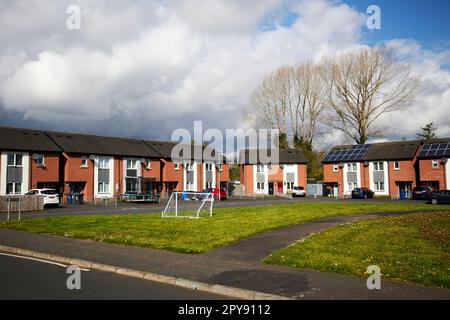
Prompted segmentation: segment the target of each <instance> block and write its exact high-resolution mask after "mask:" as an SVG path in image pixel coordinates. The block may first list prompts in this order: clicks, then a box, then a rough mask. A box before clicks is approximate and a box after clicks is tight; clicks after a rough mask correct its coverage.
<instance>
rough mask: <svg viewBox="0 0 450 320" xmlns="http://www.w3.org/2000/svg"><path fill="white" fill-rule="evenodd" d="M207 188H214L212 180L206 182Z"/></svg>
mask: <svg viewBox="0 0 450 320" xmlns="http://www.w3.org/2000/svg"><path fill="white" fill-rule="evenodd" d="M205 187H206V188H205V189H211V188H212V182H211V181H209V182H206V183H205Z"/></svg>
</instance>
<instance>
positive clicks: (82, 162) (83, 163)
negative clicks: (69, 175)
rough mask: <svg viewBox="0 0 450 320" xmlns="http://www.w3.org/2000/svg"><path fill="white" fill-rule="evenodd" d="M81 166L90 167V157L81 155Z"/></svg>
mask: <svg viewBox="0 0 450 320" xmlns="http://www.w3.org/2000/svg"><path fill="white" fill-rule="evenodd" d="M81 167H82V168H87V167H88V158H87V157H81Z"/></svg>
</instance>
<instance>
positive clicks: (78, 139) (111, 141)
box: [47, 132, 160, 158]
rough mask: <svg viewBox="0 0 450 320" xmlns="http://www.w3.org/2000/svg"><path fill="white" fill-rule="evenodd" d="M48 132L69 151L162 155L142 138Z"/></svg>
mask: <svg viewBox="0 0 450 320" xmlns="http://www.w3.org/2000/svg"><path fill="white" fill-rule="evenodd" d="M47 134H48V135H49V136H50V137H51V139H52V140H53V141H55V143H56V144H57V145H58V146H60V147H61V149H62V150H63V151H65V152H67V153H82V154H97V155H109V156H128V157H146V158H159V157H160V156H159V154H158V153H157V152H156V151H155V150H153V149H152V148H150V147H149V146H148V145H147V144H146V143H144V141H142V140H137V139H127V138H118V137H106V136H95V135H86V134H79V133H64V132H47Z"/></svg>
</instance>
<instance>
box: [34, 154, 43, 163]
mask: <svg viewBox="0 0 450 320" xmlns="http://www.w3.org/2000/svg"><path fill="white" fill-rule="evenodd" d="M34 161H36V165H37V166H44V165H45V163H44V155H43V154H35V155H34Z"/></svg>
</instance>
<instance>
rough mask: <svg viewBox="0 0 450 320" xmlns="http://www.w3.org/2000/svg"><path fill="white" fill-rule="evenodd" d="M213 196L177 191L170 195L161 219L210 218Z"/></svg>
mask: <svg viewBox="0 0 450 320" xmlns="http://www.w3.org/2000/svg"><path fill="white" fill-rule="evenodd" d="M213 205H214V194H213V193H204V192H191V191H177V192H174V193H172V194H171V195H170V198H169V201H168V202H167V205H166V207H165V208H164V211H163V212H162V214H161V217H163V218H194V219H198V218H201V217H212V213H213Z"/></svg>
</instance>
